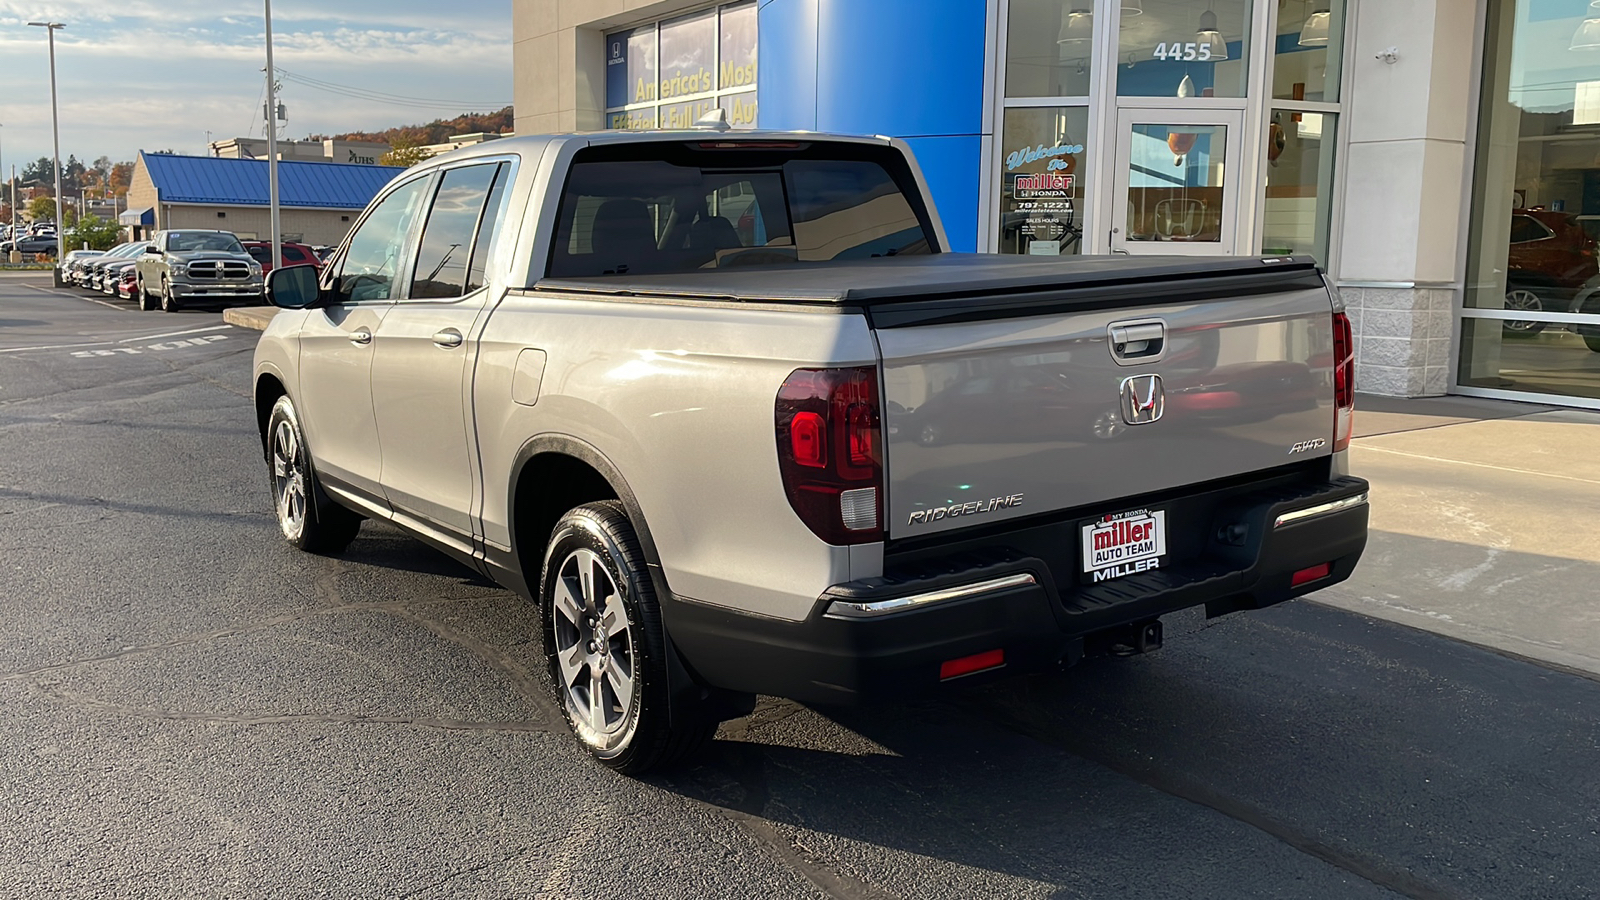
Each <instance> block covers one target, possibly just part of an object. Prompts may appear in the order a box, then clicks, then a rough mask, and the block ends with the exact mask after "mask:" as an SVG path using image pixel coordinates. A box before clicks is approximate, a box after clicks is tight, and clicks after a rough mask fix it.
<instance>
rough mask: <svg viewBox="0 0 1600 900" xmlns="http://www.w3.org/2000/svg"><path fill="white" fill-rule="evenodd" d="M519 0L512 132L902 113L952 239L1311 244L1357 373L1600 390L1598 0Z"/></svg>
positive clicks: (1384, 389)
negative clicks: (1336, 292)
mask: <svg viewBox="0 0 1600 900" xmlns="http://www.w3.org/2000/svg"><path fill="white" fill-rule="evenodd" d="M513 9H514V29H513V30H514V38H515V63H516V82H515V84H516V96H515V99H516V114H517V118H516V130H517V132H518V133H519V134H538V133H545V132H553V131H571V130H590V129H603V128H654V127H665V128H675V127H684V126H687V125H689V124H691V123H693V122H694V121H695V120H696V119H697V118H698V117H700V116H701V115H703V114H704V113H706V112H707V111H709V110H711V109H714V108H718V107H720V108H722V109H724V110H726V111H727V113H728V119H729V121H730V122H731V123H732V124H733V126H734V127H735V128H754V127H760V128H773V129H804V130H818V131H830V132H846V133H870V134H887V135H893V136H895V137H899V138H903V139H905V140H906V141H907V143H908V144H909V145H910V146H911V147H912V149H913V150H914V151H915V153H916V155H917V159H918V162H919V164H920V166H921V168H922V171H923V174H924V175H925V176H926V178H927V180H928V182H929V184H930V186H931V188H932V190H933V193H934V198H935V200H936V202H937V204H938V207H939V211H940V214H941V217H942V218H943V221H944V225H945V228H946V230H947V232H948V234H949V238H950V241H951V244H952V245H953V246H952V249H956V250H978V251H984V252H995V253H1023V254H1035V255H1038V254H1043V255H1058V254H1059V255H1071V254H1079V253H1128V254H1146V253H1154V254H1268V255H1285V254H1309V255H1312V256H1315V257H1316V258H1317V259H1318V260H1319V261H1320V262H1321V263H1322V265H1323V266H1324V267H1325V268H1326V270H1327V271H1328V273H1329V274H1330V276H1331V277H1332V278H1333V280H1334V281H1335V282H1336V283H1337V284H1338V286H1339V288H1340V291H1341V293H1342V295H1343V297H1344V300H1345V303H1346V304H1347V306H1348V307H1349V308H1350V311H1351V319H1352V323H1353V324H1354V327H1355V328H1356V332H1357V352H1358V358H1359V363H1360V370H1359V371H1360V374H1359V376H1358V378H1359V379H1360V387H1361V389H1362V390H1366V391H1370V392H1374V393H1382V394H1390V395H1397V396H1430V395H1440V394H1446V393H1453V394H1466V395H1473V396H1486V397H1500V398H1508V399H1518V400H1537V401H1541V402H1551V403H1560V404H1567V405H1573V406H1584V407H1593V408H1600V299H1597V297H1600V291H1596V290H1595V288H1596V286H1597V285H1600V278H1597V277H1596V276H1597V274H1600V270H1597V267H1596V252H1595V238H1596V236H1597V235H1600V0H915V2H913V0H760V2H756V0H743V2H735V3H721V4H709V3H704V2H675V0H666V2H660V0H657V2H643V0H516V2H515V3H514V5H513ZM1019 185H1020V187H1019ZM1040 198H1046V199H1043V200H1041V199H1040ZM1591 291H1594V292H1595V294H1596V295H1597V296H1596V297H1591Z"/></svg>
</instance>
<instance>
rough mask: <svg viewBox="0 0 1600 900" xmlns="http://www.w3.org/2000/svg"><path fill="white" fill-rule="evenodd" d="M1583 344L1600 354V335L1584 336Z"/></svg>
mask: <svg viewBox="0 0 1600 900" xmlns="http://www.w3.org/2000/svg"><path fill="white" fill-rule="evenodd" d="M1583 342H1584V343H1585V344H1588V345H1589V349H1590V350H1593V351H1594V352H1596V353H1600V334H1586V335H1584V336H1583Z"/></svg>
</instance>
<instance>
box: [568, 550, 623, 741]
mask: <svg viewBox="0 0 1600 900" xmlns="http://www.w3.org/2000/svg"><path fill="white" fill-rule="evenodd" d="M550 607H551V615H552V616H553V617H554V620H555V621H554V625H555V628H554V633H555V651H556V667H557V671H558V673H559V676H560V680H561V693H562V696H563V697H564V698H565V700H566V704H567V712H568V716H569V718H571V720H572V723H573V726H574V727H575V728H576V729H577V730H578V731H579V737H581V738H582V739H583V740H584V741H585V742H586V743H588V744H590V745H591V746H595V747H604V746H608V745H611V744H614V743H615V742H617V741H618V740H619V739H620V738H622V737H624V736H626V733H627V730H628V728H629V725H630V722H631V720H632V719H633V717H634V712H635V710H634V706H635V704H636V698H637V695H638V690H637V688H638V677H637V676H638V671H637V668H636V662H637V655H636V653H635V648H634V632H633V623H632V622H631V621H630V620H629V618H628V611H627V609H626V607H625V605H624V604H623V601H622V593H621V591H619V590H618V589H617V584H616V582H615V581H614V580H613V579H612V577H611V574H610V572H609V571H607V569H606V566H605V564H604V562H603V561H602V560H601V558H600V557H599V555H598V554H596V553H595V552H594V551H592V550H588V549H578V550H574V551H572V552H571V553H569V554H567V557H566V559H564V560H562V561H561V566H560V568H559V569H558V570H557V576H556V581H555V591H554V597H553V601H552V602H551V604H550Z"/></svg>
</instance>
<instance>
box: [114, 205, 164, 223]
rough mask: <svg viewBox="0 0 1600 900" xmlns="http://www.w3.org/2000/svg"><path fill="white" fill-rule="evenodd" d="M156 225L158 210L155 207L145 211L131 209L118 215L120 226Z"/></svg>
mask: <svg viewBox="0 0 1600 900" xmlns="http://www.w3.org/2000/svg"><path fill="white" fill-rule="evenodd" d="M155 223H156V210H155V207H153V206H146V207H145V208H144V209H130V210H127V211H126V212H121V213H118V214H117V224H118V225H154V224H155Z"/></svg>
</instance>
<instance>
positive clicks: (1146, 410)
mask: <svg viewBox="0 0 1600 900" xmlns="http://www.w3.org/2000/svg"><path fill="white" fill-rule="evenodd" d="M1166 405H1167V394H1166V391H1164V390H1162V388H1161V376H1160V375H1133V376H1130V377H1128V378H1124V379H1122V420H1123V421H1124V422H1127V423H1128V424H1129V425H1149V424H1150V423H1151V422H1154V421H1157V420H1159V419H1160V418H1161V412H1162V410H1163V409H1165V407H1166Z"/></svg>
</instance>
